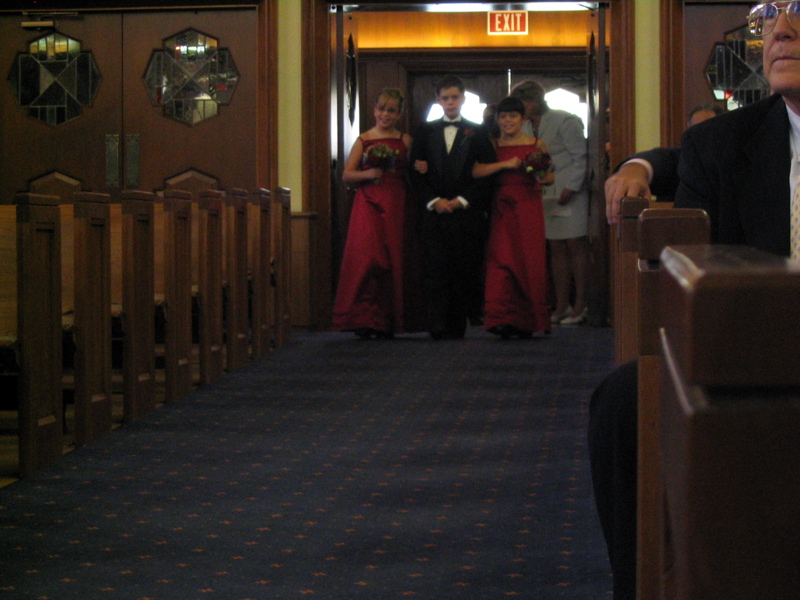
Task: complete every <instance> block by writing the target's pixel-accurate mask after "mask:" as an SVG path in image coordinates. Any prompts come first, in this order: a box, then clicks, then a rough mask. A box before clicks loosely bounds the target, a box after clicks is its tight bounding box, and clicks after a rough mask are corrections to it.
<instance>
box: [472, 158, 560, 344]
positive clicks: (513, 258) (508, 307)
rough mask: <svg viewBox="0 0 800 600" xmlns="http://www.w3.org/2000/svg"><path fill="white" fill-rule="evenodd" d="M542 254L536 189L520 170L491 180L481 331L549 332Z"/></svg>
mask: <svg viewBox="0 0 800 600" xmlns="http://www.w3.org/2000/svg"><path fill="white" fill-rule="evenodd" d="M534 149H535V146H533V145H522V146H499V147H498V148H497V160H498V162H499V161H504V160H508V159H510V158H512V157H513V156H519V158H520V159H521V160H523V161H524V160H525V158H526V157H527V156H528V154H530V153H531V152H532V151H533V150H534ZM547 285H548V284H547V254H546V242H545V233H544V209H543V207H542V186H541V184H540V183H539V182H538V181H537V180H536V179H535V178H534V176H533V175H531V174H528V173H526V172H525V170H524V169H515V170H509V169H505V170H503V171H501V172H500V173H499V175H498V177H497V182H496V187H495V194H494V199H493V200H492V220H491V229H490V232H489V243H488V248H487V257H486V292H485V293H486V296H485V298H486V305H485V311H486V315H485V327H486V329H487V330H488V329H491V328H492V327H495V326H497V325H513V326H514V327H517V328H518V329H520V330H523V331H531V332H538V331H550V311H549V306H548V304H547Z"/></svg>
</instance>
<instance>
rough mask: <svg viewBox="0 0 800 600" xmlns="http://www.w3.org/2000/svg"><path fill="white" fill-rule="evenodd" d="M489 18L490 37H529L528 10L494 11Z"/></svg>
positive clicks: (490, 12)
mask: <svg viewBox="0 0 800 600" xmlns="http://www.w3.org/2000/svg"><path fill="white" fill-rule="evenodd" d="M487 15H488V16H489V35H527V34H528V11H527V10H492V11H489V12H488V13H487Z"/></svg>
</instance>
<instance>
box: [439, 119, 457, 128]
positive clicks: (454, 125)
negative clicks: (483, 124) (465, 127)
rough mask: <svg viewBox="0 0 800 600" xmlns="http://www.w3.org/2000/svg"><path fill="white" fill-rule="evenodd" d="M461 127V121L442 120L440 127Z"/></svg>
mask: <svg viewBox="0 0 800 600" xmlns="http://www.w3.org/2000/svg"><path fill="white" fill-rule="evenodd" d="M461 125H462V123H461V121H444V120H443V121H442V127H450V126H453V127H461Z"/></svg>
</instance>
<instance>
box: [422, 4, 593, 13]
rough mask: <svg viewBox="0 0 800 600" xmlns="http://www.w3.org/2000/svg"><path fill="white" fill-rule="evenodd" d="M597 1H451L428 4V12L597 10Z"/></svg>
mask: <svg viewBox="0 0 800 600" xmlns="http://www.w3.org/2000/svg"><path fill="white" fill-rule="evenodd" d="M596 8H597V3H596V2H514V3H510V4H507V5H505V4H496V3H495V4H486V3H484V4H481V3H477V2H451V3H447V4H428V5H427V6H426V7H425V9H426V10H427V11H428V12H458V13H461V12H488V11H490V10H528V11H531V12H564V11H574V10H595V9H596Z"/></svg>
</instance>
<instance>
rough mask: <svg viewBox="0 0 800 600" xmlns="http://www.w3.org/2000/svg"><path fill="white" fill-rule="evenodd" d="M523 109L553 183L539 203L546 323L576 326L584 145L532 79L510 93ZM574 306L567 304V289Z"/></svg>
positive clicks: (583, 305)
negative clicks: (551, 297)
mask: <svg viewBox="0 0 800 600" xmlns="http://www.w3.org/2000/svg"><path fill="white" fill-rule="evenodd" d="M511 95H512V96H516V97H517V98H519V99H520V100H522V102H523V103H524V104H525V108H526V110H527V111H528V113H527V117H528V119H529V124H530V132H529V133H530V134H531V135H534V136H535V137H538V138H540V139H541V140H542V141H543V142H544V144H545V145H546V146H547V148H548V149H549V150H550V156H551V157H552V159H553V165H554V166H555V176H556V182H555V184H554V185H553V186H552V187H551V188H550V189H549V190H548V196H547V197H545V198H544V203H545V205H544V208H545V230H546V235H547V244H548V247H549V249H550V261H551V262H550V269H551V272H552V275H553V284H554V288H555V296H556V306H555V310H554V311H553V314H552V317H551V322H552V323H553V324H560V325H563V326H576V325H580V324H581V323H583V322H585V321H586V315H587V312H588V308H587V298H588V288H589V237H588V235H589V192H588V190H587V187H586V160H587V152H588V150H587V145H586V137H585V136H584V135H583V121H581V119H580V117H578V116H577V115H574V114H572V113H570V112H567V111H564V110H556V109H551V108H550V107H549V106H547V102H546V101H545V99H544V88H543V87H542V86H541V85H539V84H538V83H537V82H535V81H533V80H530V79H528V80H526V81H523V82H521V83H518V84H517V85H516V86H514V88H513V89H512V90H511ZM573 281H574V284H575V296H574V303H573V304H570V293H571V290H572V284H573Z"/></svg>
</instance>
